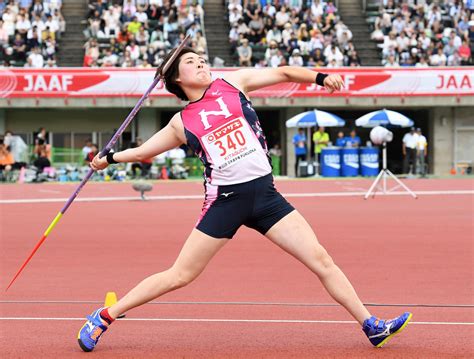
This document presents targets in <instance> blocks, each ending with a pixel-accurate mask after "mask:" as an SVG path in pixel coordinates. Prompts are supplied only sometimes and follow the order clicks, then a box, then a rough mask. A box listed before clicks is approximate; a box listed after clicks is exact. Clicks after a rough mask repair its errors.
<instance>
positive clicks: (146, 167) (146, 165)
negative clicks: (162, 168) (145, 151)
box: [132, 137, 153, 178]
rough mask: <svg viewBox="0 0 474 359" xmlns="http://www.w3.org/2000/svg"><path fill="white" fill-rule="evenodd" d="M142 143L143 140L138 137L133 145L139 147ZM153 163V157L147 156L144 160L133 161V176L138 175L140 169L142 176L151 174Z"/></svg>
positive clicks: (145, 176)
mask: <svg viewBox="0 0 474 359" xmlns="http://www.w3.org/2000/svg"><path fill="white" fill-rule="evenodd" d="M142 144H143V140H142V139H141V138H139V137H138V138H137V142H136V144H133V145H132V147H138V146H141V145H142ZM152 164H153V158H146V159H144V160H143V161H140V162H135V163H132V176H133V177H134V178H135V177H137V170H140V176H141V177H144V178H147V177H148V176H149V175H150V170H151V166H152Z"/></svg>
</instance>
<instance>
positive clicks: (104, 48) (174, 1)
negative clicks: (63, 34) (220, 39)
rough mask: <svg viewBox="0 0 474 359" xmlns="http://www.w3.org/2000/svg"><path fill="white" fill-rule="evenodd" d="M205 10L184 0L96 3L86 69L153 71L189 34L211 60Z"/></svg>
mask: <svg viewBox="0 0 474 359" xmlns="http://www.w3.org/2000/svg"><path fill="white" fill-rule="evenodd" d="M202 18H203V8H202V6H201V4H200V3H198V2H190V1H188V2H186V1H184V0H179V1H178V0H109V1H106V0H96V1H90V2H89V14H88V23H89V26H88V29H87V30H86V36H87V37H88V40H87V42H86V44H85V45H84V49H85V56H84V66H89V67H98V66H100V67H111V66H112V67H144V68H147V67H153V66H158V65H159V64H160V62H161V60H162V58H163V57H164V56H165V54H166V53H167V52H168V51H169V50H170V49H172V48H173V47H175V46H176V45H177V44H178V43H179V42H180V40H182V39H183V38H184V36H186V35H187V34H190V36H191V39H192V40H191V47H192V48H194V49H195V50H196V51H197V52H198V53H200V54H202V55H203V56H204V57H206V58H207V43H206V39H205V37H204V36H203V33H202V30H201V19H202Z"/></svg>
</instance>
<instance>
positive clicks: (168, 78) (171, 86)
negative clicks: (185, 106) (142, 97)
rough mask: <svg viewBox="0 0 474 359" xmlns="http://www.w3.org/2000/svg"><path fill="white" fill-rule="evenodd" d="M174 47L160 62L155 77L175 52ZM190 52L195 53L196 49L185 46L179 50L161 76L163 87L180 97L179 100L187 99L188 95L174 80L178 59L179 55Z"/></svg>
mask: <svg viewBox="0 0 474 359" xmlns="http://www.w3.org/2000/svg"><path fill="white" fill-rule="evenodd" d="M175 51H176V49H173V50H171V51H170V52H169V53H168V54H167V55H166V56H165V58H164V59H163V62H162V63H161V65H160V67H158V69H157V70H156V74H155V78H156V77H157V76H160V75H162V71H163V67H164V65H165V64H166V63H167V62H168V61H169V59H170V58H171V56H173V54H174V53H175ZM190 52H192V53H193V54H197V52H196V51H194V50H193V49H192V48H190V47H185V48H183V49H182V50H181V52H180V54H179V55H178V56H177V57H176V59H174V61H173V63H171V65H170V66H169V67H168V69H167V70H166V72H165V74H164V76H163V82H164V83H165V87H166V89H167V90H168V92H170V93H172V94H173V95H175V96H176V97H178V98H180V99H181V100H184V101H188V100H189V99H188V96H186V94H185V93H184V91H183V89H182V88H181V87H180V86H179V85H178V84H177V83H176V82H175V80H176V79H177V78H178V76H179V59H180V58H181V56H183V55H185V54H188V53H190Z"/></svg>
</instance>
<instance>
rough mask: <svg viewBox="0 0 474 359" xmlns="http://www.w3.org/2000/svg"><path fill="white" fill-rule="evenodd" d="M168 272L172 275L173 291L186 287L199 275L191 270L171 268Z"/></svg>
mask: <svg viewBox="0 0 474 359" xmlns="http://www.w3.org/2000/svg"><path fill="white" fill-rule="evenodd" d="M170 272H171V274H172V276H171V277H172V281H171V286H172V288H173V289H178V288H182V287H185V286H187V285H188V284H189V283H191V282H192V281H193V280H194V279H196V277H197V276H198V274H199V273H194V272H193V271H191V270H186V269H179V268H171V269H170Z"/></svg>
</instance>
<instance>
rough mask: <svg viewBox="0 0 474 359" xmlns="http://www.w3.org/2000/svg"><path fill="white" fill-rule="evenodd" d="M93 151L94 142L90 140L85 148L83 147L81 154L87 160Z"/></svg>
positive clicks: (85, 144) (86, 142)
mask: <svg viewBox="0 0 474 359" xmlns="http://www.w3.org/2000/svg"><path fill="white" fill-rule="evenodd" d="M91 151H92V140H91V139H90V138H88V139H87V140H86V141H85V143H84V147H82V150H81V153H82V158H84V159H85V158H86V157H87V155H88V154H89V153H90V152H91Z"/></svg>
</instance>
